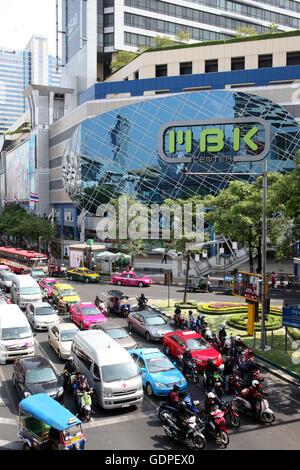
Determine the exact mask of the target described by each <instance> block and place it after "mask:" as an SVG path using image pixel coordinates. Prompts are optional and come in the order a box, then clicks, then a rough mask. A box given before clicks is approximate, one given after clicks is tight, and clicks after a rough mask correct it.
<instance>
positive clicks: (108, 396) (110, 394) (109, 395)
mask: <svg viewBox="0 0 300 470" xmlns="http://www.w3.org/2000/svg"><path fill="white" fill-rule="evenodd" d="M102 396H103V398H111V397H112V393H108V392H102Z"/></svg>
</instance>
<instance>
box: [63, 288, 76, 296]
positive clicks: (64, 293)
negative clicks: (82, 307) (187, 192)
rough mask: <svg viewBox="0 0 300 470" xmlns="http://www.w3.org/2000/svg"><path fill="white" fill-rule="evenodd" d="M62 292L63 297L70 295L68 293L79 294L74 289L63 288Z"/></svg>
mask: <svg viewBox="0 0 300 470" xmlns="http://www.w3.org/2000/svg"><path fill="white" fill-rule="evenodd" d="M61 294H62V296H63V297H66V296H68V295H77V292H75V291H74V290H72V289H63V290H62V291H61Z"/></svg>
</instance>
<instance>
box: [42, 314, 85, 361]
mask: <svg viewBox="0 0 300 470" xmlns="http://www.w3.org/2000/svg"><path fill="white" fill-rule="evenodd" d="M78 331H79V328H78V326H76V325H74V323H71V322H61V323H59V324H58V325H53V326H50V327H49V328H48V343H49V346H51V347H52V348H53V349H54V351H55V352H56V353H57V355H58V357H59V359H68V358H69V357H70V355H71V346H72V340H73V338H74V336H75V335H76V333H78Z"/></svg>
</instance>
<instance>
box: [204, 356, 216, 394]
mask: <svg viewBox="0 0 300 470" xmlns="http://www.w3.org/2000/svg"><path fill="white" fill-rule="evenodd" d="M204 370H205V374H206V383H205V388H206V390H207V391H209V390H210V389H211V388H212V383H213V380H212V378H213V375H214V373H215V372H216V370H217V367H216V366H215V364H214V363H213V361H212V359H207V362H206V366H205V369H204Z"/></svg>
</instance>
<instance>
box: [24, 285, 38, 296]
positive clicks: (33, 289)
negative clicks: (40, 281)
mask: <svg viewBox="0 0 300 470" xmlns="http://www.w3.org/2000/svg"><path fill="white" fill-rule="evenodd" d="M40 292H41V291H40V289H39V288H38V287H21V289H20V293H21V294H23V295H29V294H40Z"/></svg>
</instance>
